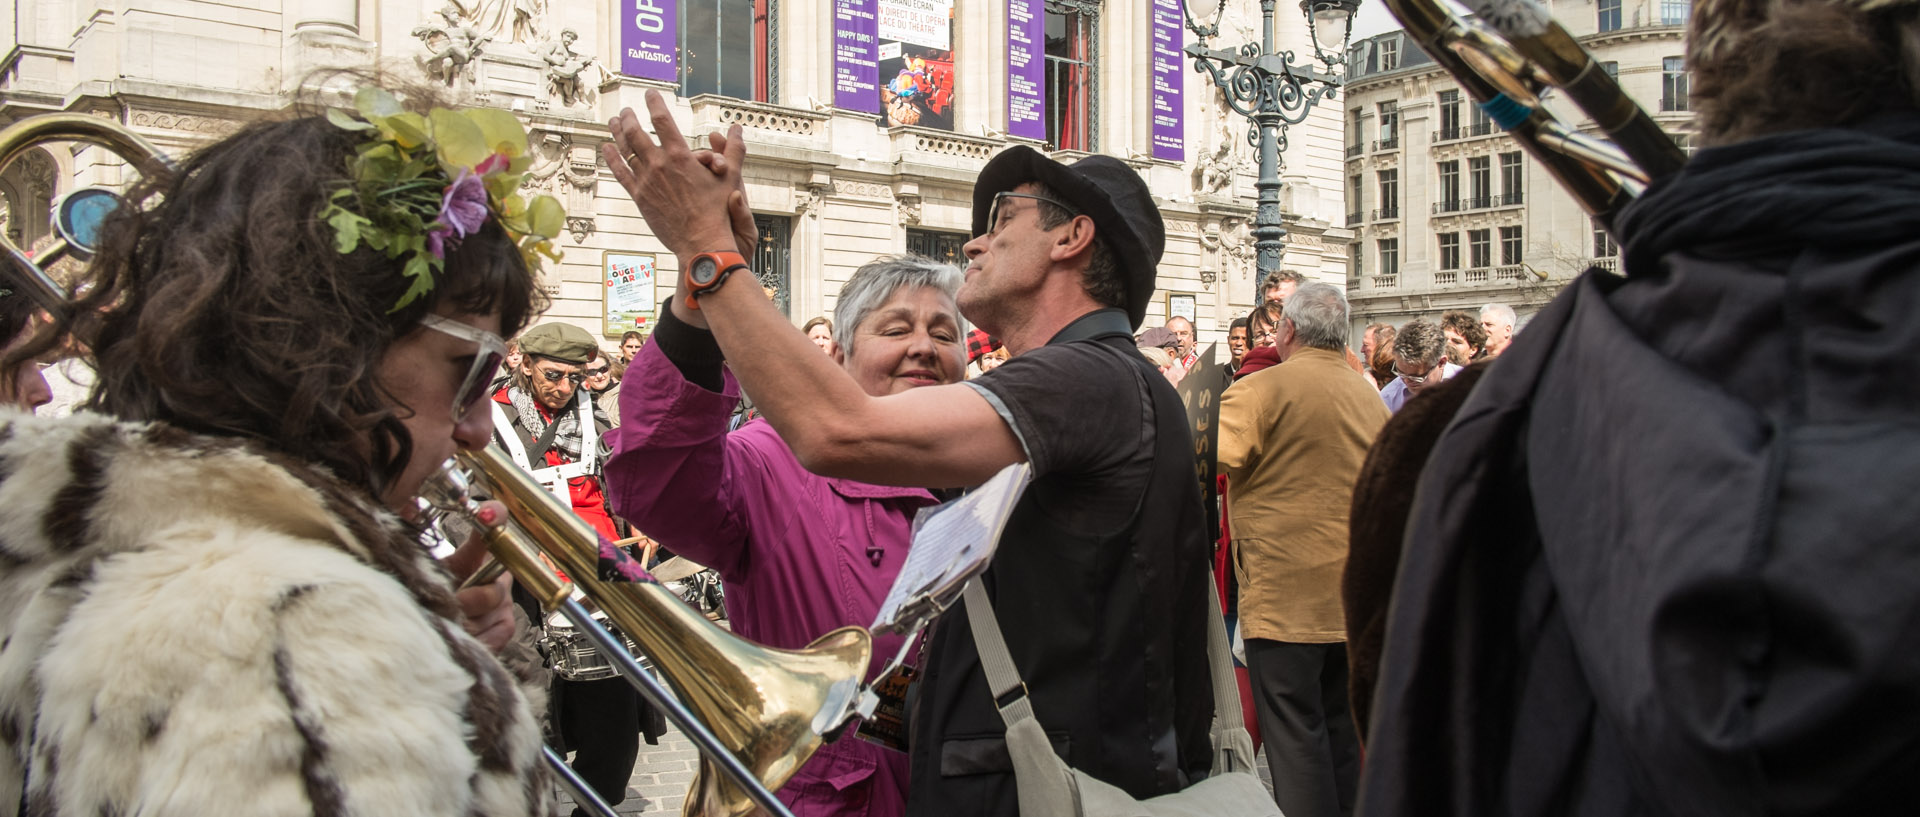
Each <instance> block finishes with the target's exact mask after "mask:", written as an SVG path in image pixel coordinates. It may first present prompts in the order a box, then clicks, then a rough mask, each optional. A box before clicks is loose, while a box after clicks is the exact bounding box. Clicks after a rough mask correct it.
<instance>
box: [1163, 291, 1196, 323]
mask: <svg viewBox="0 0 1920 817" xmlns="http://www.w3.org/2000/svg"><path fill="white" fill-rule="evenodd" d="M1199 316H1200V297H1199V296H1198V295H1195V294H1193V293H1191V292H1169V293H1167V320H1173V319H1174V318H1186V319H1187V323H1191V324H1198V323H1199V322H1200V317H1199Z"/></svg>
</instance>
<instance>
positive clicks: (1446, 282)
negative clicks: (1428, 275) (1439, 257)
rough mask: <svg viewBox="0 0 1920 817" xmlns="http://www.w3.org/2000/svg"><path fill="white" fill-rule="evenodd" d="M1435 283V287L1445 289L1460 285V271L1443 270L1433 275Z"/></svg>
mask: <svg viewBox="0 0 1920 817" xmlns="http://www.w3.org/2000/svg"><path fill="white" fill-rule="evenodd" d="M1433 283H1434V285H1435V286H1443V287H1444V286H1452V285H1454V284H1457V283H1460V272H1459V271H1458V270H1441V271H1439V272H1436V273H1434V274H1433Z"/></svg>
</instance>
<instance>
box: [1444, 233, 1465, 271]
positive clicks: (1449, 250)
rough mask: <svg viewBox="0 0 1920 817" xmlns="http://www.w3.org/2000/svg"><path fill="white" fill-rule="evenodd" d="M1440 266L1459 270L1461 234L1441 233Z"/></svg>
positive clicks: (1445, 268)
mask: <svg viewBox="0 0 1920 817" xmlns="http://www.w3.org/2000/svg"><path fill="white" fill-rule="evenodd" d="M1440 268H1441V269H1443V270H1457V269H1459V268H1460V234H1459V233H1441V234H1440Z"/></svg>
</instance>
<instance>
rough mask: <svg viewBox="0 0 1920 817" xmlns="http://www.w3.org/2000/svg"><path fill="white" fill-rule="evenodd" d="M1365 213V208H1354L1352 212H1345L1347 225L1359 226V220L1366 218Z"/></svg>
mask: <svg viewBox="0 0 1920 817" xmlns="http://www.w3.org/2000/svg"><path fill="white" fill-rule="evenodd" d="M1366 215H1367V213H1366V211H1365V210H1355V211H1353V212H1351V213H1348V214H1347V226H1348V227H1358V226H1360V222H1362V221H1365V220H1366V219H1365V216H1366Z"/></svg>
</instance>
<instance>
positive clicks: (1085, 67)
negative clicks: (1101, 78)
mask: <svg viewBox="0 0 1920 817" xmlns="http://www.w3.org/2000/svg"><path fill="white" fill-rule="evenodd" d="M1098 10H1099V6H1098V5H1097V4H1095V3H1088V2H1078V1H1077V0H1047V77H1046V81H1047V142H1048V143H1049V144H1051V145H1053V146H1054V147H1055V148H1056V149H1059V150H1082V151H1092V150H1093V149H1094V141H1093V125H1094V109H1093V94H1094V87H1093V43H1094V39H1093V38H1094V31H1093V24H1094V20H1095V18H1096V17H1097V15H1098Z"/></svg>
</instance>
